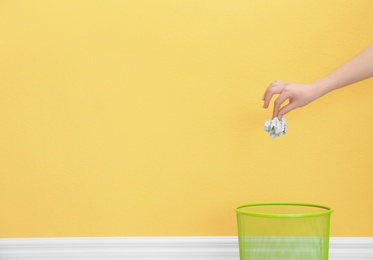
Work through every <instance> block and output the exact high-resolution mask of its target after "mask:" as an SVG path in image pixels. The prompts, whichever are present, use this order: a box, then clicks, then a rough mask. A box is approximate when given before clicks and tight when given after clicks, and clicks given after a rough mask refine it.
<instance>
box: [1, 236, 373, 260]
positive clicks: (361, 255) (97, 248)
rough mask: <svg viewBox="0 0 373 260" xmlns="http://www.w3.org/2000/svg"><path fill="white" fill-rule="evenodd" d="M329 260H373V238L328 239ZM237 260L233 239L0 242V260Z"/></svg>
mask: <svg viewBox="0 0 373 260" xmlns="http://www.w3.org/2000/svg"><path fill="white" fill-rule="evenodd" d="M329 252H330V253H329V259H330V260H373V237H332V238H330V251H329ZM46 259H48V260H84V259H89V260H98V259H100V260H119V259H125V260H145V259H152V260H179V259H180V260H213V259H214V260H238V259H239V250H238V242H237V237H90V238H88V237H80V238H0V260H46Z"/></svg>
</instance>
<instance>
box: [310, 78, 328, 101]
mask: <svg viewBox="0 0 373 260" xmlns="http://www.w3.org/2000/svg"><path fill="white" fill-rule="evenodd" d="M311 85H312V88H314V89H315V92H316V95H317V98H319V97H321V96H323V95H325V94H327V93H328V92H330V91H331V89H330V86H329V84H328V83H327V82H325V81H324V80H322V79H319V80H316V81H314V82H313V83H311Z"/></svg>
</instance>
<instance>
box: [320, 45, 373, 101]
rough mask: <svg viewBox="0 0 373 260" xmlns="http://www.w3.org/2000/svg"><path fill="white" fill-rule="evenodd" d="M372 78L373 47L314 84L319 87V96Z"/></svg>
mask: <svg viewBox="0 0 373 260" xmlns="http://www.w3.org/2000/svg"><path fill="white" fill-rule="evenodd" d="M372 76H373V45H370V46H369V47H368V48H366V49H365V50H364V51H362V52H361V53H359V54H358V55H357V56H355V57H354V58H352V59H351V60H349V61H348V62H346V63H345V64H343V65H342V66H341V67H339V68H338V69H336V70H335V71H333V72H332V73H330V74H329V75H327V76H326V77H324V78H321V79H319V80H317V81H315V82H314V84H315V85H317V86H318V87H320V96H322V95H324V94H326V93H328V92H330V91H332V90H335V89H338V88H342V87H345V86H348V85H350V84H353V83H356V82H358V81H361V80H364V79H367V78H370V77H372Z"/></svg>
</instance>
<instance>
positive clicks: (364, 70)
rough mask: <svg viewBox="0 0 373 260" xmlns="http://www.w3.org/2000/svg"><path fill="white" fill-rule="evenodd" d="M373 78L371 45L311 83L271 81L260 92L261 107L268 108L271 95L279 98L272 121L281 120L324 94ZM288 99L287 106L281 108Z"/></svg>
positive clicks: (372, 50) (275, 104)
mask: <svg viewBox="0 0 373 260" xmlns="http://www.w3.org/2000/svg"><path fill="white" fill-rule="evenodd" d="M370 77H373V44H372V45H370V46H369V47H368V48H366V49H365V50H363V51H362V52H361V53H359V54H358V55H357V56H355V57H354V58H352V59H351V60H349V61H348V62H346V63H345V64H343V65H342V66H341V67H339V68H337V69H336V70H334V71H333V72H331V73H330V74H329V75H327V76H325V77H323V78H321V79H318V80H316V81H315V82H313V83H311V84H295V83H287V82H282V81H275V82H273V83H271V84H270V86H269V87H268V88H267V90H266V92H265V93H264V96H263V100H264V105H263V107H264V108H268V106H269V103H270V101H271V99H272V97H273V95H275V94H278V95H279V96H278V97H277V98H276V100H275V101H274V109H273V115H272V118H274V117H278V118H279V119H281V118H282V117H283V116H284V115H285V114H286V113H288V112H289V111H291V110H293V109H295V108H298V107H302V106H305V105H307V104H308V103H310V102H312V101H314V100H315V99H317V98H319V97H321V96H323V95H325V94H326V93H328V92H330V91H332V90H335V89H338V88H342V87H345V86H348V85H351V84H353V83H356V82H358V81H361V80H364V79H367V78H370ZM286 100H289V104H287V105H285V106H283V107H281V105H282V104H283V103H284V102H285V101H286Z"/></svg>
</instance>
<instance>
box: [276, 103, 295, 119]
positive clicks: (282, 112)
mask: <svg viewBox="0 0 373 260" xmlns="http://www.w3.org/2000/svg"><path fill="white" fill-rule="evenodd" d="M295 108H297V105H296V103H295V102H290V103H289V104H287V105H286V106H284V107H282V108H281V109H280V111H278V119H281V118H282V117H283V116H284V115H285V114H287V113H289V112H290V111H291V110H293V109H295Z"/></svg>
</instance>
